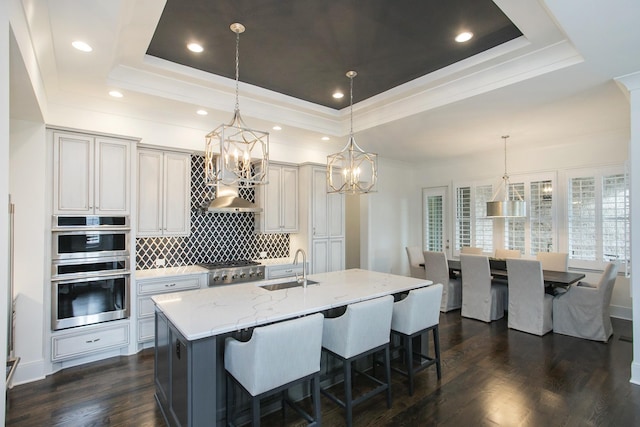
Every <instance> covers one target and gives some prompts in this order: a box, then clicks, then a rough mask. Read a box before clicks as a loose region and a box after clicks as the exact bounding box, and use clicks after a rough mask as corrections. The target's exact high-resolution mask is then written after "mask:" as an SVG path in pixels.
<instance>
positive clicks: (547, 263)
mask: <svg viewBox="0 0 640 427" xmlns="http://www.w3.org/2000/svg"><path fill="white" fill-rule="evenodd" d="M536 259H537V260H538V261H540V263H541V264H542V269H543V270H551V271H567V270H569V254H568V253H566V252H538V253H537V254H536Z"/></svg>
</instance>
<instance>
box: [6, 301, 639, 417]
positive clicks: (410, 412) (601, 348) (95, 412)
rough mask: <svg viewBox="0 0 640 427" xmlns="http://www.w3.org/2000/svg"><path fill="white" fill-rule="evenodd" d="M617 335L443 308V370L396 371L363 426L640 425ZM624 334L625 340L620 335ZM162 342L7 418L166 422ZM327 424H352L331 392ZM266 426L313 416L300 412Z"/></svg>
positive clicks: (363, 410)
mask: <svg viewBox="0 0 640 427" xmlns="http://www.w3.org/2000/svg"><path fill="white" fill-rule="evenodd" d="M613 322H614V336H613V337H612V338H611V339H610V340H609V343H607V344H604V343H598V342H592V341H587V340H581V339H576V338H572V337H566V336H563V335H554V334H553V333H549V334H547V335H546V336H544V337H538V336H534V335H529V334H525V333H522V332H518V331H514V330H509V329H508V328H507V321H506V318H505V319H503V320H500V321H496V322H493V323H491V324H485V323H482V322H478V321H474V320H469V319H461V317H460V311H453V312H450V313H447V314H443V315H441V318H440V340H441V348H442V360H443V369H442V371H443V374H442V380H441V381H439V382H438V380H437V377H436V372H435V367H432V368H429V369H427V370H425V371H422V372H421V373H420V374H418V376H417V380H416V391H415V393H414V395H413V396H412V397H410V396H408V394H407V387H406V380H405V379H404V378H402V377H401V376H399V375H397V374H392V378H393V380H394V383H393V387H392V391H393V406H392V408H391V409H387V407H386V404H385V401H384V396H383V395H379V396H378V397H376V398H374V399H372V400H371V401H369V402H365V403H363V404H362V405H361V406H358V407H356V409H355V411H354V424H355V426H412V427H413V426H435V425H438V426H452V427H454V426H455V427H458V426H545V427H546V426H616V427H620V426H638V425H640V386H636V385H633V384H630V383H629V378H630V366H631V361H632V344H631V342H629V337H631V336H632V331H631V322H628V321H622V320H618V319H613ZM621 337H622V339H620V338H621ZM153 393H154V386H153V350H146V351H143V352H141V353H139V354H137V355H134V356H130V357H117V358H112V359H108V360H104V361H100V362H96V363H92V364H89V365H84V366H81V367H75V368H69V369H66V370H63V371H61V372H58V373H56V374H54V375H51V376H49V377H47V378H46V379H44V380H41V381H37V382H33V383H29V384H24V385H20V386H15V387H14V388H13V389H11V390H9V391H8V398H7V415H6V425H7V426H29V427H32V426H73V427H76V426H164V425H165V424H164V421H163V419H162V415H161V413H160V410H159V409H158V407H157V405H156V403H155V400H154V396H153ZM322 410H323V425H325V426H343V425H344V424H345V423H344V419H343V413H342V411H341V410H340V409H339V408H338V407H337V406H336V405H335V404H333V403H332V402H331V401H329V400H328V399H326V398H323V399H322ZM263 425H266V426H281V425H287V426H299V425H304V423H303V422H301V420H299V419H297V418H296V416H295V412H294V411H288V417H287V420H283V419H282V418H281V416H280V413H277V414H272V415H269V416H267V417H265V418H264V422H263Z"/></svg>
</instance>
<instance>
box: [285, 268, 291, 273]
mask: <svg viewBox="0 0 640 427" xmlns="http://www.w3.org/2000/svg"><path fill="white" fill-rule="evenodd" d="M284 272H285V273H293V268H290V269H288V270H285V271H284Z"/></svg>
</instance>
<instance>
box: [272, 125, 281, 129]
mask: <svg viewBox="0 0 640 427" xmlns="http://www.w3.org/2000/svg"><path fill="white" fill-rule="evenodd" d="M273 130H282V126H278V125H275V126H274V127H273Z"/></svg>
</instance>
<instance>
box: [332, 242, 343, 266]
mask: <svg viewBox="0 0 640 427" xmlns="http://www.w3.org/2000/svg"><path fill="white" fill-rule="evenodd" d="M339 270H344V239H331V240H329V265H328V271H339Z"/></svg>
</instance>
